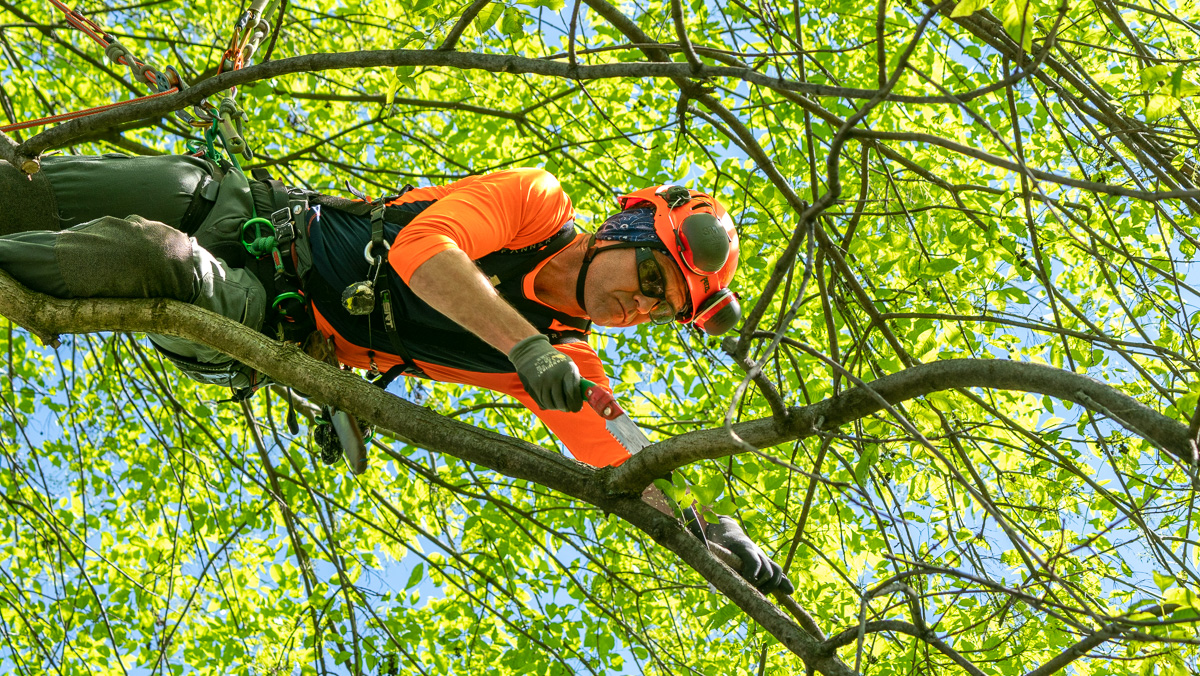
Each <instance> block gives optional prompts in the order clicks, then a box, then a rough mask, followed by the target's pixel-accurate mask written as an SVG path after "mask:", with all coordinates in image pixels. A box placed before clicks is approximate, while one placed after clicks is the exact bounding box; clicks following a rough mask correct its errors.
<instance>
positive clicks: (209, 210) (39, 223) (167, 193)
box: [0, 155, 267, 387]
mask: <svg viewBox="0 0 1200 676" xmlns="http://www.w3.org/2000/svg"><path fill="white" fill-rule="evenodd" d="M256 196H257V197H260V198H261V199H263V200H265V199H266V197H265V193H264V194H263V195H256V194H252V191H251V188H250V184H249V183H248V182H247V181H246V179H245V177H244V176H243V175H242V174H240V173H237V172H229V173H228V174H226V175H225V176H224V178H223V179H222V180H219V181H218V180H217V179H216V178H215V177H214V168H213V167H212V165H211V164H209V163H208V162H206V161H204V160H201V159H197V158H194V157H186V156H183V157H169V156H164V157H128V156H124V155H104V156H101V157H73V156H56V157H47V158H44V159H43V163H42V171H41V172H39V173H37V174H34V175H33V176H32V177H27V176H25V175H24V174H23V173H21V172H20V171H18V170H17V169H15V168H14V167H12V166H11V165H9V164H8V163H6V162H3V161H0V269H2V270H4V271H5V272H7V273H8V274H10V275H12V276H13V277H14V278H15V279H17V281H19V282H21V283H22V284H24V285H25V286H27V287H29V288H31V289H33V290H35V291H39V292H41V293H45V294H48V295H51V296H55V297H58V298H173V299H175V300H181V301H184V302H186V303H192V304H194V305H197V306H199V307H203V308H205V309H208V310H212V311H214V312H217V313H219V314H222V315H224V316H226V317H229V318H231V319H234V320H236V321H239V322H241V323H243V324H245V325H247V326H249V327H250V328H253V329H255V330H258V329H260V328H261V327H262V324H263V318H264V315H265V313H266V307H267V298H266V292H265V291H264V289H263V287H262V284H260V283H259V282H258V280H257V279H255V278H254V276H253V275H251V274H250V273H249V272H247V271H245V270H243V269H241V268H240V267H233V266H230V265H228V264H227V263H226V261H225V260H222V259H221V258H218V257H217V256H216V255H214V253H215V252H216V253H219V252H222V251H224V252H227V253H229V254H234V253H239V252H240V250H239V247H240V246H241V245H240V243H239V234H240V228H241V225H242V223H244V222H245V221H246V220H247V219H248V218H250V217H251V213H252V212H253V208H254V207H253V204H254V199H255V197H256ZM150 340H151V341H152V342H153V343H154V344H155V345H156V346H158V347H159V348H160V349H161V350H163V351H164V352H165V353H166V354H167V356H169V357H172V358H173V360H174V361H176V363H177V364H179V365H180V366H181V368H183V370H185V371H187V372H188V373H189V375H193V376H195V377H198V378H199V379H201V380H206V381H209V382H218V383H220V384H225V385H230V386H232V387H244V386H246V385H247V384H249V383H247V382H241V380H242V379H244V378H247V377H248V376H247V373H246V369H244V368H241V367H240V365H238V364H237V363H236V362H234V361H233V360H232V359H230V358H229V357H228V356H226V355H224V354H221V353H220V352H217V351H216V350H213V349H212V348H209V347H206V346H204V345H199V344H196V343H191V342H188V341H184V340H181V339H178V338H173V337H169V336H157V335H152V336H150ZM189 367H192V368H189Z"/></svg>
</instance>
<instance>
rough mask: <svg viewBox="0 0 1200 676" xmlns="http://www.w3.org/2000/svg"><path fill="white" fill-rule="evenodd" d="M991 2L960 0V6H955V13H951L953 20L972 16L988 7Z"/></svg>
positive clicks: (987, 0)
mask: <svg viewBox="0 0 1200 676" xmlns="http://www.w3.org/2000/svg"><path fill="white" fill-rule="evenodd" d="M990 3H991V0H958V4H957V5H955V6H954V11H952V12H950V18H951V19H957V18H958V17H961V16H971V15H972V14H974V13H975V12H978V11H979V10H981V9H983V8H985V7H987V6H988V5H989V4H990Z"/></svg>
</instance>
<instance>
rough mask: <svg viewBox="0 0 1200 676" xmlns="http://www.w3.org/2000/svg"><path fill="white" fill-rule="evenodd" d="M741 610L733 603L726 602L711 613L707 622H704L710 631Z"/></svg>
mask: <svg viewBox="0 0 1200 676" xmlns="http://www.w3.org/2000/svg"><path fill="white" fill-rule="evenodd" d="M741 612H742V611H741V609H740V608H738V607H737V606H736V605H734V604H733V603H726V604H725V605H723V606H721V609H720V610H718V611H717V612H715V613H713V614H712V615H711V616H710V617H709V618H708V622H707V623H706V624H707V628H708V630H709V631H712V630H714V629H719V628H720V627H722V626H723V625H725V624H726V623H727V622H729V621H730V620H732V619H733V618H735V617H737V616H738V615H740V614H741Z"/></svg>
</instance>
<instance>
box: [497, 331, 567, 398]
mask: <svg viewBox="0 0 1200 676" xmlns="http://www.w3.org/2000/svg"><path fill="white" fill-rule="evenodd" d="M508 359H509V361H511V362H512V363H513V366H515V367H517V376H518V377H520V378H521V384H522V385H524V386H525V391H526V392H528V393H529V396H531V397H533V400H534V401H535V402H537V405H538V406H541V407H542V408H543V409H548V410H555V411H571V412H572V413H574V412H575V411H578V410H579V409H580V408H582V407H583V392H582V388H580V386H579V381H580V376H579V368H578V367H576V366H575V362H573V361H571V358H570V357H568V356H567V355H565V354H563V353H562V352H559V351H558V350H556V349H554V346H553V345H551V344H550V339H549V338H547V337H546V336H543V335H542V334H540V333H539V334H537V335H534V336H530V337H528V338H526V339H524V340H522V341H521V342H519V343H517V344H516V345H514V346H513V349H512V350H510V351H509V353H508Z"/></svg>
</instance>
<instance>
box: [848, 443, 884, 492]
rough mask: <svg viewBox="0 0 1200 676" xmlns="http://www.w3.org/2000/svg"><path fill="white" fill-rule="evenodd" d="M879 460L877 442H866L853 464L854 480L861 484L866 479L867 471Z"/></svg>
mask: <svg viewBox="0 0 1200 676" xmlns="http://www.w3.org/2000/svg"><path fill="white" fill-rule="evenodd" d="M878 460H879V444H867V446H866V448H864V449H863V453H862V456H861V457H859V459H858V462H857V463H855V465H854V480H855V481H857V482H858V483H859V485H863V484H865V483H866V481H867V472H868V471H869V470H870V469H871V467H872V466H873V465H874V464H875V463H876V461H878Z"/></svg>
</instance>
